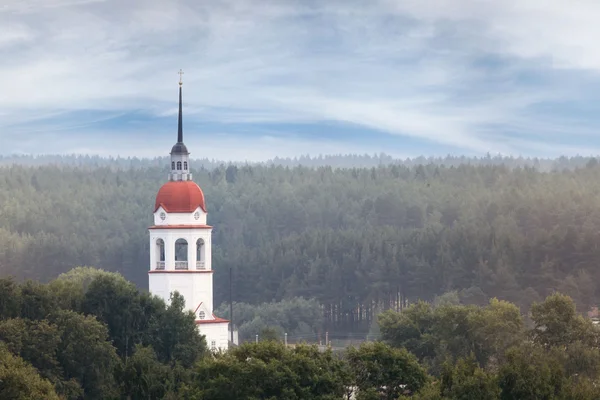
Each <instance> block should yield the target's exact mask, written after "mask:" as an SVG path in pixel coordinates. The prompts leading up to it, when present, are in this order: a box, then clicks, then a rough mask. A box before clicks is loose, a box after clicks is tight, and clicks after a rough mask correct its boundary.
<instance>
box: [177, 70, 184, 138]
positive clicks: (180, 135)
mask: <svg viewBox="0 0 600 400" xmlns="http://www.w3.org/2000/svg"><path fill="white" fill-rule="evenodd" d="M178 74H179V121H178V127H177V143H183V116H182V111H181V86H182V85H183V81H182V75H183V71H182V70H181V69H180V70H179V72H178Z"/></svg>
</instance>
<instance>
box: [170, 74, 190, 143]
mask: <svg viewBox="0 0 600 400" xmlns="http://www.w3.org/2000/svg"><path fill="white" fill-rule="evenodd" d="M182 75H183V71H182V70H179V120H178V122H177V143H175V145H174V146H173V148H172V149H171V154H190V153H189V152H188V149H187V147H185V144H183V112H182V105H181V103H182V102H181V86H182V85H183V82H182V81H181V76H182Z"/></svg>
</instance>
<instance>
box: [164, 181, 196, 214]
mask: <svg viewBox="0 0 600 400" xmlns="http://www.w3.org/2000/svg"><path fill="white" fill-rule="evenodd" d="M160 206H162V207H163V208H164V209H165V211H166V212H170V213H191V212H194V211H195V210H196V209H197V208H198V207H200V208H201V209H202V211H204V212H206V205H205V204H204V193H202V189H200V186H198V185H197V184H195V183H194V182H192V181H171V182H167V183H165V184H164V185H162V187H161V188H160V190H159V191H158V194H157V195H156V202H155V203H154V211H156V210H158V207H160Z"/></svg>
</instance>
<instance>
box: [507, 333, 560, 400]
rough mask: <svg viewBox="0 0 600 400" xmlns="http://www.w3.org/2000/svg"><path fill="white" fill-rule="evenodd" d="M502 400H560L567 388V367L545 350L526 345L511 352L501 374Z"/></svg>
mask: <svg viewBox="0 0 600 400" xmlns="http://www.w3.org/2000/svg"><path fill="white" fill-rule="evenodd" d="M498 382H499V386H500V389H501V396H500V398H501V399H502V400H538V399H548V400H552V399H558V398H559V397H558V396H559V395H560V394H561V393H562V391H563V387H564V385H565V375H564V370H563V367H562V366H561V365H560V363H559V362H558V361H557V360H556V358H555V357H552V355H550V354H549V353H546V352H545V351H544V350H543V349H542V348H540V347H538V346H535V345H531V344H523V345H521V346H519V347H515V348H512V349H510V350H508V352H507V354H506V362H505V363H504V364H503V365H502V366H501V367H500V369H499V372H498Z"/></svg>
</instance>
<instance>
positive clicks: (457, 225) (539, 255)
mask: <svg viewBox="0 0 600 400" xmlns="http://www.w3.org/2000/svg"><path fill="white" fill-rule="evenodd" d="M327 160H329V161H331V160H337V165H338V166H337V167H335V168H334V167H331V166H324V165H320V164H319V163H325V162H327ZM163 161H164V160H161V159H154V160H131V159H130V160H125V159H102V158H94V157H74V156H73V157H70V156H65V157H45V158H44V157H39V158H36V157H26V156H22V157H4V158H2V159H1V160H0V164H1V165H2V166H1V167H0V276H3V277H7V276H13V277H14V278H15V279H16V281H18V282H21V281H24V280H27V279H33V280H36V281H39V282H43V283H47V282H50V281H51V280H53V279H55V278H56V277H58V276H59V275H60V274H61V273H65V272H67V271H69V270H71V269H72V268H73V267H76V266H93V267H97V268H102V269H104V270H107V271H114V272H119V273H121V274H122V275H123V276H124V277H125V278H126V279H127V280H129V281H131V282H133V283H134V284H135V285H136V287H137V288H138V289H141V290H142V291H143V290H145V289H146V288H147V282H148V278H147V271H148V269H149V267H148V262H149V261H148V253H149V250H148V248H149V242H148V231H147V228H148V226H150V225H151V221H152V214H151V213H152V211H153V210H152V206H153V203H154V198H155V195H156V192H157V191H158V189H159V187H160V186H161V185H162V183H164V182H165V181H166V177H167V174H168V170H167V168H168V163H167V162H163ZM275 161H277V160H274V161H273V162H269V163H264V164H227V165H226V164H222V163H218V162H212V163H202V164H201V163H200V161H198V164H194V163H192V169H193V171H192V172H193V174H194V180H195V181H196V182H197V183H198V184H199V185H200V187H201V188H202V189H203V191H204V193H205V196H206V199H207V207H208V213H209V214H208V221H209V224H211V225H212V226H214V230H213V245H214V250H213V266H214V269H215V275H214V279H215V304H216V305H219V304H221V308H220V310H222V312H223V313H226V312H227V311H226V310H227V307H226V302H227V301H228V300H229V282H228V279H229V270H230V268H231V270H232V271H233V285H232V287H233V293H232V297H233V301H234V302H235V303H236V307H235V310H234V317H235V315H239V317H240V319H235V318H234V320H235V322H236V323H237V324H238V325H239V326H240V329H242V326H241V325H243V324H246V326H245V328H244V329H245V330H244V331H245V332H247V335H250V334H254V333H256V332H258V331H260V330H261V329H263V328H264V327H266V326H276V328H277V329H278V331H279V332H281V331H282V330H285V331H289V333H290V335H292V336H294V335H296V336H297V337H298V338H306V337H307V335H312V336H311V337H312V338H313V339H315V340H316V338H317V337H318V335H319V334H320V333H322V332H324V331H328V332H330V333H331V334H334V333H336V332H337V333H339V334H340V335H343V334H348V335H355V334H356V335H361V336H362V337H364V335H366V333H367V332H368V331H369V329H371V328H372V327H373V323H374V320H375V316H376V315H377V314H378V313H380V312H382V311H385V310H388V309H393V310H396V311H400V310H401V309H403V308H405V307H407V306H409V305H411V304H414V303H417V302H419V301H426V302H433V301H434V299H435V298H436V296H441V295H442V294H444V293H447V292H453V291H454V292H456V293H457V295H458V297H459V300H460V302H461V303H462V304H468V305H477V306H484V305H486V304H488V302H489V300H490V299H492V298H498V299H501V300H507V301H510V302H512V303H514V304H516V305H517V307H519V309H521V310H523V311H524V310H528V309H529V308H530V307H531V305H532V304H533V303H534V302H541V301H543V299H545V298H546V297H547V296H549V295H551V294H552V293H554V292H557V291H558V292H561V293H564V294H567V295H569V296H570V297H571V298H572V299H573V300H574V301H575V303H576V304H577V307H578V309H579V310H580V312H585V311H587V310H589V309H590V307H593V306H594V305H596V304H597V302H598V295H599V290H600V288H599V287H598V283H597V282H600V279H599V278H600V270H599V269H598V268H597V265H598V264H599V263H600V248H599V246H598V243H599V242H600V234H599V231H598V226H599V225H600V166H599V165H598V162H597V161H596V160H595V159H593V158H592V159H590V158H583V157H578V158H571V159H569V158H562V159H557V160H537V159H534V160H531V159H507V158H498V157H487V158H480V159H466V158H464V157H463V158H446V159H424V158H423V159H422V161H424V162H426V163H421V164H418V163H416V162H415V161H414V160H412V161H411V160H408V161H407V160H404V161H400V160H389V159H388V158H386V157H385V156H383V155H382V156H373V157H370V156H369V157H367V156H348V157H346V158H344V157H337V158H336V157H330V158H322V159H321V160H312V161H311V160H309V161H310V162H308V161H306V160H300V159H298V160H287V161H286V160H283V161H282V160H279V161H278V162H275ZM302 162H306V163H307V164H309V165H308V166H305V165H298V164H302ZM353 162H354V163H355V164H356V165H364V164H368V163H371V164H376V165H374V166H371V167H360V168H359V167H351V166H346V165H353V164H352V163H353ZM386 162H387V163H386ZM286 163H287V164H286ZM284 164H285V165H284ZM194 167H195V169H194ZM265 310H266V311H265ZM269 310H270V311H269ZM315 310H317V311H315ZM267 314H269V315H267ZM290 315H295V316H298V315H300V317H298V318H294V319H293V321H290ZM224 316H225V317H226V315H224ZM284 319H286V320H287V322H285V321H283V320H284ZM298 321H299V322H298ZM296 322H298V323H296Z"/></svg>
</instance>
